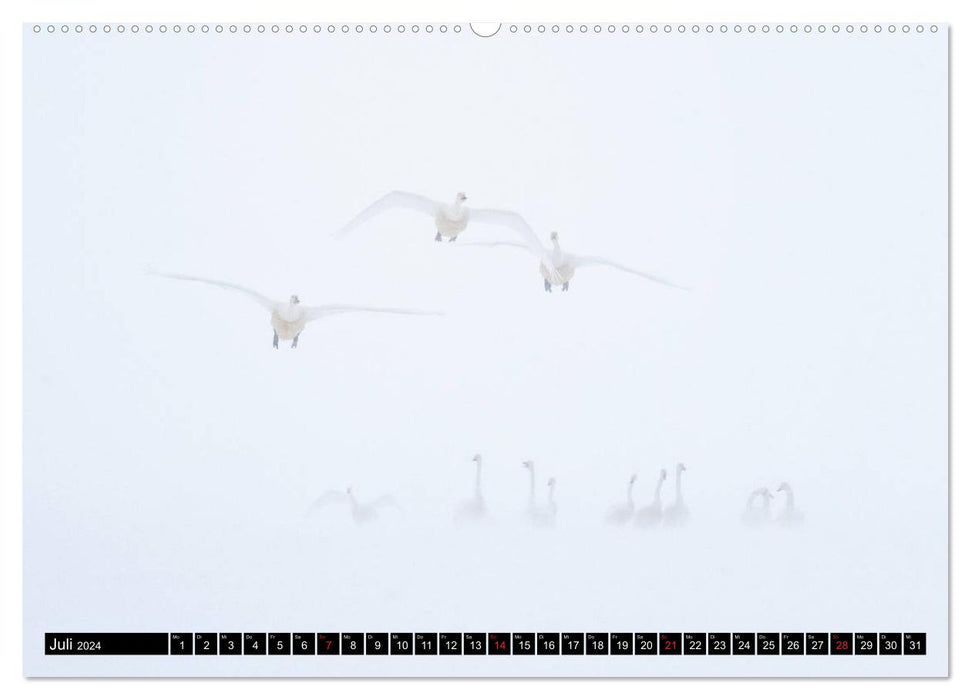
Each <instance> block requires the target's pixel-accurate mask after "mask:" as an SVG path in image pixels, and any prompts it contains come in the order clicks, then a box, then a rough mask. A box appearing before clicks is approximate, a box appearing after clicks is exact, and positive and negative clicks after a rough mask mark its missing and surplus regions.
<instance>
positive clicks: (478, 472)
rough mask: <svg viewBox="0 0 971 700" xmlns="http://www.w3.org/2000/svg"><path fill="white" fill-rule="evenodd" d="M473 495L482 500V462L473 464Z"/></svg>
mask: <svg viewBox="0 0 971 700" xmlns="http://www.w3.org/2000/svg"><path fill="white" fill-rule="evenodd" d="M475 495H476V496H477V497H478V498H482V462H479V461H476V463H475Z"/></svg>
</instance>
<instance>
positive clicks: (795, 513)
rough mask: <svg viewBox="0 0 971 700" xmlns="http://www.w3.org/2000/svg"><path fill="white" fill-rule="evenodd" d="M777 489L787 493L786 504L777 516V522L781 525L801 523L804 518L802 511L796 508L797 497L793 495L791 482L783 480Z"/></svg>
mask: <svg viewBox="0 0 971 700" xmlns="http://www.w3.org/2000/svg"><path fill="white" fill-rule="evenodd" d="M776 491H782V492H783V493H785V494H786V504H785V506H783V508H782V512H781V513H779V515H777V516H776V522H777V523H779V524H780V525H788V526H795V525H799V524H800V523H801V522H802V520H803V516H802V511H800V510H798V509H797V508H796V499H795V497H794V496H793V495H792V487H791V486H790V485H789V482H788V481H783V482H782V483H781V484H779V488H778V489H776Z"/></svg>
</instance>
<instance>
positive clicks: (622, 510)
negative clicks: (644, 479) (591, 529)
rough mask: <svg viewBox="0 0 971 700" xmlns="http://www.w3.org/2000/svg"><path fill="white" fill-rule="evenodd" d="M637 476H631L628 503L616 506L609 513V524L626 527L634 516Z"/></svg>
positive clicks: (628, 487)
mask: <svg viewBox="0 0 971 700" xmlns="http://www.w3.org/2000/svg"><path fill="white" fill-rule="evenodd" d="M635 481H637V474H631V475H630V479H629V480H628V482H627V502H626V503H622V504H620V505H617V506H614V507H613V508H611V509H610V511H609V512H608V513H607V522H608V523H610V524H611V525H626V524H627V523H628V521H630V519H631V516H632V515H634V482H635Z"/></svg>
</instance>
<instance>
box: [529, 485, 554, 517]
mask: <svg viewBox="0 0 971 700" xmlns="http://www.w3.org/2000/svg"><path fill="white" fill-rule="evenodd" d="M555 488H556V479H555V478H553V477H550V479H549V480H548V481H547V482H546V503H545V504H544V505H542V506H539V507H537V508H535V509H534V510H533V512H532V514H531V517H532V521H533V525H535V526H537V527H552V526H553V525H555V524H556V512H557V506H556V501H554V500H553V490H554V489H555Z"/></svg>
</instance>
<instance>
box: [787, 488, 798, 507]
mask: <svg viewBox="0 0 971 700" xmlns="http://www.w3.org/2000/svg"><path fill="white" fill-rule="evenodd" d="M795 507H796V498H795V496H793V495H792V489H786V510H787V511H792V510H793V509H794V508H795Z"/></svg>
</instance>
